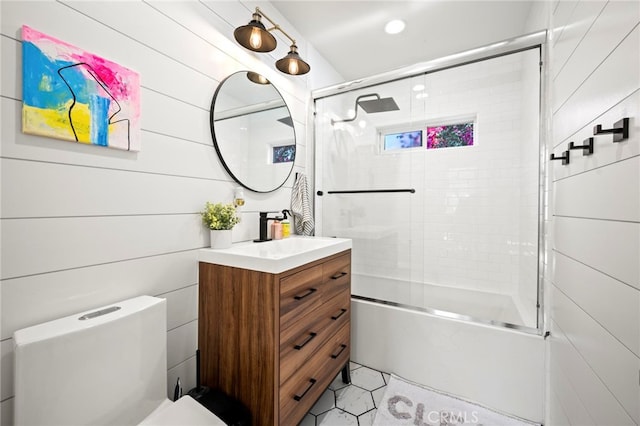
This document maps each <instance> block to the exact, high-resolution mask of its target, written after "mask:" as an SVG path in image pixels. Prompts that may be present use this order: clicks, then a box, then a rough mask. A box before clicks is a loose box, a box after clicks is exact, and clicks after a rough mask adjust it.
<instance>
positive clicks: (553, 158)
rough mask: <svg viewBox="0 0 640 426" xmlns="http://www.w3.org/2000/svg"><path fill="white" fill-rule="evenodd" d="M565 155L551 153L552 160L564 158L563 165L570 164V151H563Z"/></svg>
mask: <svg viewBox="0 0 640 426" xmlns="http://www.w3.org/2000/svg"><path fill="white" fill-rule="evenodd" d="M562 154H563V155H562V156H560V157H556V155H555V154H551V157H550V158H549V159H550V160H562V164H563V165H567V164H569V151H568V150H567V151H565V152H563V153H562Z"/></svg>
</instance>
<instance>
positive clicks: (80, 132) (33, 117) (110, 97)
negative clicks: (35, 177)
mask: <svg viewBox="0 0 640 426" xmlns="http://www.w3.org/2000/svg"><path fill="white" fill-rule="evenodd" d="M22 57H23V106H22V131H23V132H24V133H29V134H34V135H41V136H48V137H52V138H57V139H64V140H69V141H74V142H79V143H85V144H92V145H99V146H106V147H110V148H117V149H124V150H129V151H139V150H140V77H139V75H138V74H137V73H136V72H134V71H131V70H130V69H127V68H125V67H123V66H121V65H118V64H116V63H113V62H111V61H108V60H106V59H104V58H101V57H99V56H96V55H94V54H91V53H88V52H85V51H83V50H81V49H79V48H77V47H74V46H72V45H70V44H68V43H65V42H62V41H60V40H57V39H55V38H53V37H50V36H48V35H45V34H43V33H40V32H38V31H36V30H34V29H32V28H30V27H28V26H26V25H24V26H23V27H22Z"/></svg>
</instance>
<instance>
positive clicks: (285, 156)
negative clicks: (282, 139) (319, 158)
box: [272, 144, 296, 164]
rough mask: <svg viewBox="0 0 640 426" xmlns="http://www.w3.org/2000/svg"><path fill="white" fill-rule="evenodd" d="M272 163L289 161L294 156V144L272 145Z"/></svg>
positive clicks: (293, 158)
mask: <svg viewBox="0 0 640 426" xmlns="http://www.w3.org/2000/svg"><path fill="white" fill-rule="evenodd" d="M272 152H273V156H272V162H273V164H278V163H291V162H292V161H293V160H295V158H296V146H295V144H294V145H281V146H274V147H273V150H272Z"/></svg>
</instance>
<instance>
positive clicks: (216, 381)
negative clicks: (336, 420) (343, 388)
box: [198, 250, 351, 426]
mask: <svg viewBox="0 0 640 426" xmlns="http://www.w3.org/2000/svg"><path fill="white" fill-rule="evenodd" d="M199 274H200V275H199V281H200V285H199V318H198V346H199V349H200V381H201V384H202V385H205V386H209V387H212V388H218V389H220V390H222V391H224V392H225V393H227V394H228V395H231V396H233V397H235V398H237V399H238V400H240V401H242V402H243V403H244V404H245V405H246V406H247V407H248V408H249V410H250V411H251V415H252V418H253V424H254V425H265V426H272V425H278V424H279V425H295V424H298V423H299V422H300V421H301V420H302V418H303V417H304V416H305V414H306V413H307V412H308V411H309V409H310V408H311V407H312V406H313V404H314V403H315V402H316V400H317V399H318V398H319V397H320V396H321V395H322V393H323V392H324V391H325V390H326V388H327V386H328V385H329V384H330V383H331V382H332V380H333V379H334V378H335V377H336V375H337V374H338V373H339V372H340V371H341V370H342V374H343V380H346V381H348V380H349V374H348V371H349V370H348V368H349V366H348V363H349V356H350V345H351V343H350V339H351V332H350V326H351V324H350V318H351V250H346V251H343V252H340V253H337V254H334V255H331V256H328V257H326V258H323V259H320V260H317V261H314V262H311V263H308V264H305V265H302V266H299V267H297V268H294V269H291V270H288V271H285V272H281V273H278V274H272V273H266V272H260V271H253V270H249V269H242V268H236V267H231V266H223V265H217V264H212V263H206V262H200V264H199Z"/></svg>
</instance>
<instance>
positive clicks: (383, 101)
mask: <svg viewBox="0 0 640 426" xmlns="http://www.w3.org/2000/svg"><path fill="white" fill-rule="evenodd" d="M358 105H360V106H361V107H362V109H363V110H365V112H366V113H367V114H371V113H374V112H387V111H397V110H399V109H400V107H398V104H396V101H394V100H393V98H380V96H378V99H372V100H369V101H360V102H358Z"/></svg>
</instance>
